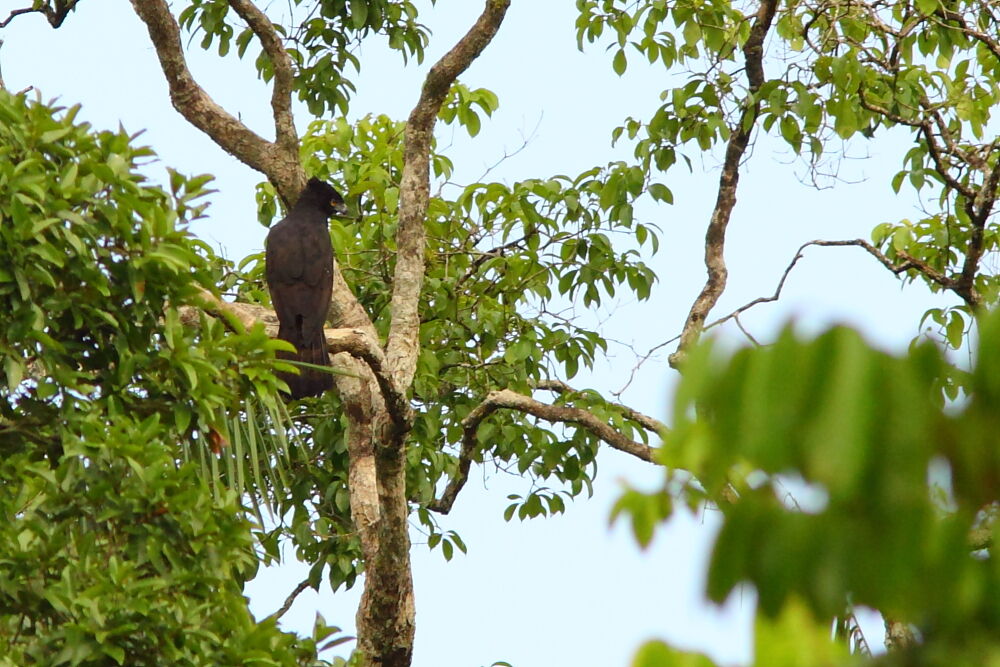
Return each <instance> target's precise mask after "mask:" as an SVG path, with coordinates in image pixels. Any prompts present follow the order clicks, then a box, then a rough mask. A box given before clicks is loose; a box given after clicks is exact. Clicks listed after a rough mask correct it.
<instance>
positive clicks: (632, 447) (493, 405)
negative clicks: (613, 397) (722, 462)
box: [428, 389, 656, 514]
mask: <svg viewBox="0 0 1000 667" xmlns="http://www.w3.org/2000/svg"><path fill="white" fill-rule="evenodd" d="M500 409H506V410H517V411H519V412H523V413H525V414H529V415H532V416H534V417H538V418H539V419H544V420H545V421H548V422H561V423H565V424H575V425H577V426H580V427H582V428H585V429H587V430H588V431H590V432H591V433H593V434H594V435H595V436H597V437H598V438H600V439H601V440H603V441H604V442H605V443H607V444H608V445H610V446H611V447H612V448H614V449H617V450H618V451H621V452H625V453H626V454H631V455H632V456H634V457H636V458H638V459H641V460H643V461H647V462H650V463H654V462H655V460H656V459H655V453H656V449H655V448H653V447H650V446H649V445H646V444H643V443H641V442H636V441H634V440H631V439H629V438H626V437H625V436H624V435H622V434H621V433H619V432H618V431H616V430H615V429H613V428H612V427H611V426H609V425H608V424H606V423H604V422H603V421H601V420H600V419H598V418H597V417H596V416H594V414H593V413H591V412H589V411H588V410H584V409H582V408H574V407H569V406H565V405H549V404H548V403H542V402H541V401H536V400H535V399H533V398H531V397H530V396H525V395H524V394H519V393H517V392H514V391H511V390H510V389H501V390H499V391H491V392H490V393H489V394H488V395H487V396H486V399H485V400H484V401H483V402H482V403H480V404H479V405H477V406H476V407H475V408H473V409H472V411H471V412H469V414H468V415H466V416H465V419H463V420H462V449H461V452H460V453H459V457H458V470H457V471H456V473H455V476H454V477H453V478H452V479H451V481H450V482H449V483H448V486H447V487H446V488H445V490H444V493H443V494H442V496H441V498H440V499H439V500H436V501H434V502H432V503H431V504H430V505H428V509H430V510H432V511H435V512H440V513H441V514H447V513H448V512H449V511H451V507H452V505H453V504H454V503H455V499H456V498H457V497H458V494H459V492H460V491H461V490H462V487H463V486H465V482H466V481H467V480H468V478H469V469H470V467H471V465H472V456H473V454H474V453H475V451H476V449H478V447H479V442H478V440H477V439H476V431H477V430H478V428H479V425H480V424H481V423H482V422H483V420H484V419H486V418H487V417H489V416H490V415H491V414H493V413H494V412H496V411H497V410H500Z"/></svg>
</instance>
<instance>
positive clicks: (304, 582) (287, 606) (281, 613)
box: [268, 579, 309, 621]
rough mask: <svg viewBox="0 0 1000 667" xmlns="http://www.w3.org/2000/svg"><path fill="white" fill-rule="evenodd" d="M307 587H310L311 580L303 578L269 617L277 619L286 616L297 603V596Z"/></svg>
mask: <svg viewBox="0 0 1000 667" xmlns="http://www.w3.org/2000/svg"><path fill="white" fill-rule="evenodd" d="M307 588H309V580H308V579H303V580H302V581H300V582H299V584H298V585H297V586H296V587H295V588H293V589H292V592H291V593H289V595H288V597H287V598H285V603H284V604H282V605H281V608H279V609H278V611H276V612H274V613H273V614H271V615H270V616H268V618H270V619H274V620H275V621H277V620H278V619H279V618H281V617H282V616H284V615H285V614H286V613H287V612H288V610H289V609H291V608H292V605H293V604H294V603H295V598H297V597H298V596H299V594H300V593H302V592H303V591H304V590H306V589H307Z"/></svg>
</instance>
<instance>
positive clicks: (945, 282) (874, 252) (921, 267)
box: [611, 239, 954, 396]
mask: <svg viewBox="0 0 1000 667" xmlns="http://www.w3.org/2000/svg"><path fill="white" fill-rule="evenodd" d="M809 246H820V247H841V246H857V247H859V248H862V249H863V250H864V251H865V252H867V253H868V254H869V255H871V256H872V257H874V258H875V259H877V260H878V261H879V263H880V264H882V265H883V266H884V267H885V268H887V269H888V270H889V271H891V272H892V273H894V274H896V275H899V274H900V273H902V272H904V271H907V270H909V269H916V270H918V271H920V272H921V273H923V274H924V275H926V276H927V277H928V278H929V279H931V280H933V281H934V282H937V283H938V284H940V285H942V286H943V287H947V288H948V289H953V283H954V281H953V280H951V279H949V278H947V277H946V276H943V275H941V274H940V272H938V271H936V270H935V269H934V268H933V267H931V266H929V265H927V264H926V262H922V261H921V260H918V259H916V258H914V257H910V256H909V255H907V254H906V253H902V252H901V253H899V254H900V256H902V257H903V258H904V259H905V260H906V261H904V262H903V263H902V264H893V263H892V260H890V259H889V258H888V257H886V256H885V254H884V253H883V252H881V251H880V250H879V249H878V248H876V247H875V246H873V245H872V244H871V243H869V242H868V241H865V240H864V239H852V240H849V241H821V240H815V241H809V242H807V243H803V244H802V245H801V246H799V249H798V250H797V251H796V252H795V256H794V257H792V261H791V262H789V263H788V266H787V267H785V270H784V272H783V273H782V274H781V279H780V280H778V286H777V287H776V288H775V290H774V293H773V294H771V295H770V296H761V297H757V298H756V299H754V300H753V301H750V302H748V303H745V304H743V305H742V306H740V307H739V308H737V309H736V310H734V311H732V312H731V313H729V314H728V315H725V316H723V317H720V318H719V319H717V320H714V321H712V322H710V323H709V324H706V325H705V327H704V328H703V329H702V331H708V330H709V329H712V328H713V327H717V326H719V325H720V324H724V323H725V322H728V321H729V320H731V319H734V318H738V317H739V316H740V315H742V314H743V313H745V312H746V311H748V310H750V309H751V308H753V307H754V306H759V305H760V304H762V303H771V302H773V301H777V300H778V299H779V298H780V297H781V292H782V290H783V289H784V287H785V281H786V280H787V279H788V275H789V274H790V273H791V272H792V269H794V268H795V265H796V264H798V262H799V260H800V259H802V257H803V255H802V251H803V250H805V249H806V248H808V247H809ZM740 329H741V330H743V328H742V326H741V327H740ZM743 333H745V334H747V336H749V333H748V332H747V331H745V330H743ZM680 338H681V334H678V335H676V336H674V337H673V338H670V339H668V340H665V341H663V342H662V343H659V344H657V345H654V346H653V347H651V348H649V350H648V351H647V352H646V353H645V354H644V355H643V356H642V357H641V358H640V359H639V361H638V363H636V365H635V366H634V367H633V368H632V372H631V373H630V374H629V378H628V380H627V381H626V382H625V384H624V385H623V386H622V388H621V389H619V390H618V391H613V392H611V393H612V394H613V395H614V396H621V395H622V394H623V393H625V390H626V389H628V387H629V386H630V385H631V384H632V381H633V380H634V379H635V375H636V373H637V372H638V371H639V368H641V367H642V366H643V364H645V363H646V362H647V361H649V359H650V357H652V356H653V354H654V353H655V352H656V351H658V350H660V349H662V348H664V347H666V346H668V345H670V344H671V343H674V342H676V341H677V340H679V339H680ZM750 338H751V340H754V339H753V338H752V336H751V337H750ZM754 342H755V343H756V341H755V340H754ZM757 344H759V343H757Z"/></svg>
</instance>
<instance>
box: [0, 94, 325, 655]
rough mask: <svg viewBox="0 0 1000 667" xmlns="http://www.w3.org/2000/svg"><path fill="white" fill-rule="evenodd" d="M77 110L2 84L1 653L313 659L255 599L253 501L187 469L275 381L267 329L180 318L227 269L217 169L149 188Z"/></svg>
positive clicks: (121, 146) (134, 162)
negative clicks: (247, 397) (214, 255)
mask: <svg viewBox="0 0 1000 667" xmlns="http://www.w3.org/2000/svg"><path fill="white" fill-rule="evenodd" d="M76 113H77V109H76V108H74V109H70V110H65V109H60V108H55V107H52V106H51V105H46V104H42V103H40V102H31V101H28V100H27V99H26V97H25V96H23V95H21V96H12V95H9V94H7V93H6V92H3V91H0V152H2V154H3V159H2V160H0V202H2V203H0V222H2V224H0V266H2V267H3V268H2V269H0V309H2V310H3V312H4V313H5V326H4V327H2V328H0V357H2V362H3V369H4V377H5V382H4V383H3V384H2V385H0V453H2V456H0V459H2V461H3V463H2V465H0V512H2V514H3V517H4V520H3V521H2V522H0V532H2V533H3V535H2V539H0V563H3V569H4V572H5V576H4V578H3V582H2V583H0V647H2V648H0V654H2V655H3V656H4V657H3V658H2V659H0V662H2V664H7V665H23V664H30V663H38V664H73V665H106V664H112V663H114V664H129V665H147V664H148V665H161V664H178V665H218V664H249V663H253V662H258V663H260V664H275V665H277V664H284V665H298V664H313V663H314V662H315V655H316V646H315V641H313V640H299V639H298V638H296V637H295V636H293V635H288V634H285V633H282V632H280V631H278V629H277V627H276V624H275V623H274V622H273V621H268V622H264V623H256V622H255V621H254V620H253V618H252V617H251V615H250V613H249V611H248V609H247V607H246V600H245V598H243V595H242V582H243V581H244V580H246V579H247V578H250V577H252V576H253V574H254V573H255V571H256V567H257V562H258V561H257V557H256V554H255V553H254V540H253V537H252V533H251V526H250V524H249V523H248V522H247V521H246V519H245V518H243V512H242V509H241V508H240V506H239V504H238V503H237V501H236V497H235V495H233V494H231V493H226V494H213V493H212V492H211V490H210V488H209V486H208V485H207V484H206V482H205V481H204V479H203V478H201V477H199V474H198V470H197V467H196V466H195V464H194V463H186V464H179V463H178V460H179V459H180V458H181V456H182V452H183V451H184V450H185V449H188V450H192V451H201V452H204V451H205V450H206V449H207V448H208V446H209V445H208V440H209V437H210V436H211V435H212V434H213V432H214V430H215V429H216V427H217V426H224V419H223V415H224V414H225V413H226V411H227V410H228V409H229V408H231V407H232V406H233V404H234V403H235V402H236V401H237V400H238V397H239V396H240V395H241V394H244V393H246V394H250V393H257V394H258V395H260V396H261V397H262V400H267V398H268V397H270V400H272V401H273V400H274V397H275V395H276V393H275V392H276V382H277V381H276V379H275V378H274V376H273V374H271V372H270V370H269V365H270V360H271V359H272V358H273V353H272V351H271V350H272V348H271V344H270V343H269V342H268V339H267V336H266V335H265V334H264V333H263V330H262V329H261V328H260V327H257V328H256V329H254V330H253V331H250V332H240V333H237V334H229V333H227V332H226V331H225V329H224V325H223V323H221V322H217V321H215V320H212V319H211V318H207V317H203V319H202V321H201V327H200V328H193V327H190V326H182V325H181V323H180V319H181V316H180V309H181V308H182V307H183V306H185V305H189V304H200V303H202V300H201V294H203V290H206V289H208V290H211V289H212V286H213V285H214V282H215V280H216V274H215V272H214V270H213V269H212V261H211V259H210V257H208V254H207V251H206V249H205V248H204V246H203V245H202V244H201V243H199V242H197V241H196V240H194V239H193V238H192V237H190V236H189V235H188V233H187V232H186V231H185V230H184V224H185V223H186V222H187V221H189V220H191V219H192V218H193V217H195V216H197V215H199V213H200V211H201V206H200V205H199V204H197V203H196V201H197V199H198V198H199V197H200V196H202V195H203V194H204V192H205V190H204V186H205V183H206V182H207V180H208V179H207V178H204V177H199V178H195V179H188V178H185V177H183V176H181V175H179V174H171V178H170V181H171V192H170V193H167V192H164V191H163V190H161V189H160V188H157V187H154V186H151V185H149V184H147V183H146V182H145V179H144V178H143V177H142V176H140V175H139V174H138V173H137V172H136V168H137V167H138V166H139V165H140V164H141V161H142V160H144V159H146V158H149V157H151V156H152V153H151V151H149V149H146V148H136V147H134V146H133V145H132V142H131V138H130V137H129V136H128V135H126V134H125V133H124V132H121V131H119V132H117V133H114V132H95V131H93V130H91V129H90V127H89V126H88V125H86V124H77V123H75V122H74V117H75V115H76ZM231 324H232V323H231ZM151 628H156V631H155V632H152V631H151V630H150V629H151Z"/></svg>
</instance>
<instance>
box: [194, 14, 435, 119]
mask: <svg viewBox="0 0 1000 667" xmlns="http://www.w3.org/2000/svg"><path fill="white" fill-rule="evenodd" d="M289 12H290V15H289V16H287V17H284V19H285V21H287V23H285V22H283V21H281V20H277V19H272V21H273V22H274V24H275V29H276V30H277V31H278V32H279V34H280V35H281V37H282V39H283V40H284V42H285V48H286V50H287V52H288V55H289V56H290V57H291V59H292V63H293V65H294V67H295V82H294V90H295V92H296V94H297V95H298V98H299V100H300V101H302V102H304V103H305V104H306V106H307V108H308V109H309V112H310V113H311V114H312V115H314V116H323V115H324V114H326V113H332V112H334V111H338V112H340V113H341V114H346V113H347V109H348V105H349V102H350V98H351V95H352V94H353V93H354V90H355V87H354V83H353V81H352V80H351V79H350V78H349V77H348V76H347V75H346V74H345V71H346V70H347V68H348V66H350V67H351V68H353V70H354V71H355V72H356V73H357V72H360V71H361V61H360V60H359V59H358V58H357V56H356V55H355V54H354V51H355V50H356V48H357V46H358V44H360V43H361V41H362V40H363V39H365V38H366V37H369V36H371V35H383V36H385V37H386V38H387V39H388V44H389V47H390V48H392V49H394V50H396V51H399V52H400V53H401V54H402V55H403V58H404V60H406V59H409V58H411V57H412V58H416V60H417V62H422V61H423V57H424V48H425V47H426V46H427V42H428V38H429V33H428V31H427V29H426V28H425V27H424V26H423V25H421V24H420V23H419V22H418V21H417V8H416V5H415V4H414V3H412V2H409V1H408V0H404V1H402V2H400V1H390V0H294V2H292V3H289ZM179 18H180V24H181V26H182V27H184V28H186V29H187V30H189V31H191V32H192V34H196V33H198V32H201V33H202V40H201V47H202V48H203V49H209V48H211V47H212V46H213V45H217V49H218V52H219V55H221V56H225V55H227V54H228V53H229V51H230V49H231V48H232V47H233V46H234V45H235V46H236V53H237V54H238V55H239V56H240V57H241V58H242V57H244V56H245V55H246V53H247V51H248V49H249V47H250V44H251V43H253V42H254V40H255V35H254V33H253V31H252V30H251V29H250V28H249V27H246V26H241V25H239V24H237V22H236V20H235V19H234V17H232V16H230V6H229V3H228V2H227V1H226V0H192V1H191V2H190V3H188V5H187V6H186V7H185V8H184V9H183V10H182V11H181V13H180V17H179ZM254 64H255V66H256V68H257V73H258V75H259V76H260V77H261V78H262V79H263V80H264V81H270V80H271V78H272V77H273V76H274V65H273V63H272V62H271V60H270V58H269V56H268V55H267V53H266V52H264V51H261V52H259V53H258V55H257V58H256V60H255V63H254Z"/></svg>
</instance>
